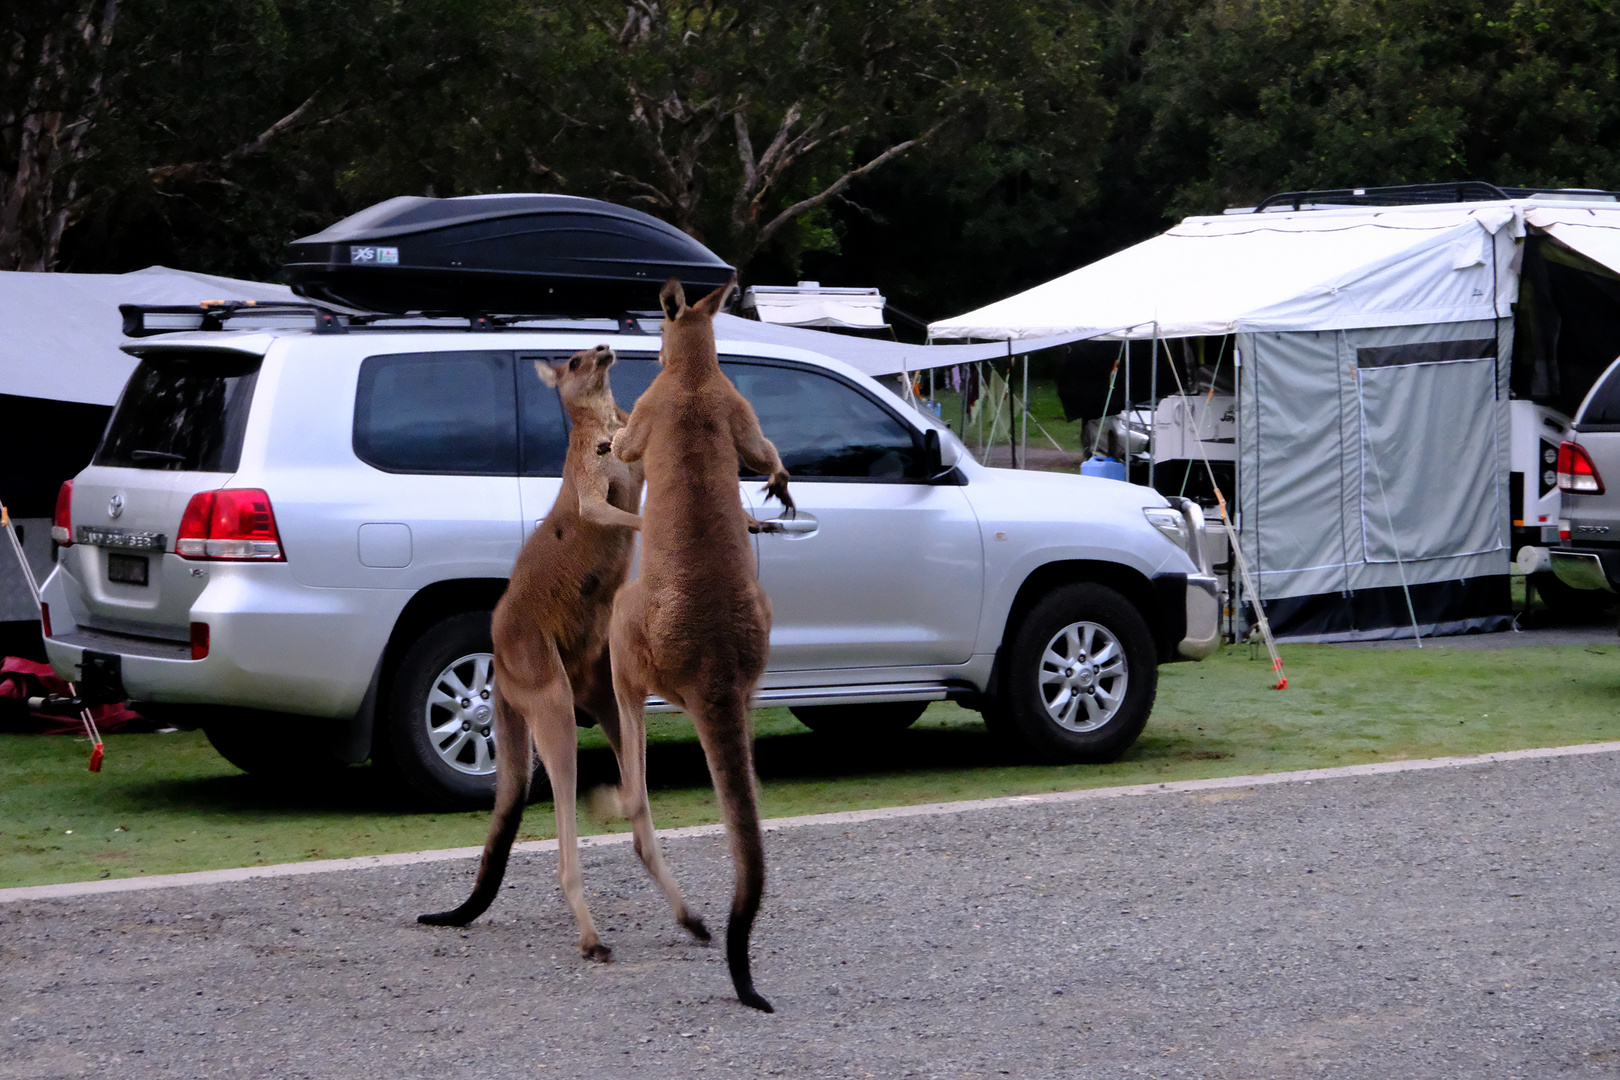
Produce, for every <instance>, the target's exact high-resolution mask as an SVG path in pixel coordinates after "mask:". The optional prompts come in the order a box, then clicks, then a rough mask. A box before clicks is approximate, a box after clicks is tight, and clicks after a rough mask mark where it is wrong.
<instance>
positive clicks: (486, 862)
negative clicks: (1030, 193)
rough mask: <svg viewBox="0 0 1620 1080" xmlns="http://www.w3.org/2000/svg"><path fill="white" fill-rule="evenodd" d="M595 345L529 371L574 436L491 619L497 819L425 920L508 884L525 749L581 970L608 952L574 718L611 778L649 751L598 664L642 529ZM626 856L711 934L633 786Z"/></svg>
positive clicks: (633, 471)
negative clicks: (588, 876)
mask: <svg viewBox="0 0 1620 1080" xmlns="http://www.w3.org/2000/svg"><path fill="white" fill-rule="evenodd" d="M613 359H614V357H613V350H611V349H609V348H608V347H607V346H606V345H598V346H597V347H596V348H594V349H588V350H586V351H584V352H581V353H577V354H575V355H574V356H573V357H572V358H570V359H569V360H568V361H567V363H566V364H564V365H561V366H553V365H551V364H548V363H546V362H544V361H537V362H536V363H535V365H534V369H535V372H536V373H537V374H538V375H539V376H540V378H541V380H542V381H543V382H545V383H546V384H547V385H550V386H554V387H556V388H557V390H558V393H559V394H560V396H561V397H562V402H563V405H564V407H566V408H567V410H568V416H569V419H570V420H571V421H572V422H573V431H572V433H571V434H570V435H569V437H568V456H567V457H566V458H565V459H564V462H563V475H562V490H561V491H559V492H558V494H557V502H556V504H555V505H553V506H552V508H551V512H550V513H548V514H547V515H546V518H545V520H544V521H542V522H541V523H540V524H539V526H538V527H536V529H535V531H534V535H532V536H530V537H529V541H528V543H526V544H525V545H524V546H523V550H522V552H521V553H519V555H518V560H517V564H516V565H515V566H513V568H512V578H511V581H510V582H509V583H508V584H507V586H506V592H505V594H504V595H503V596H502V597H501V601H500V603H499V604H497V605H496V607H495V616H494V620H493V623H492V625H491V631H492V636H493V637H494V642H495V732H496V735H495V745H496V747H497V748H498V756H497V758H496V772H495V816H494V820H493V821H492V822H491V823H490V827H489V839H488V840H487V841H485V843H484V856H483V860H482V862H480V864H479V866H478V878H477V880H476V881H475V882H474V884H473V892H472V896H471V897H469V898H468V899H467V902H466V903H464V904H462V905H461V906H460V907H458V908H456V909H455V910H453V911H444V912H439V913H438V914H434V915H422V916H419V917H418V921H419V922H424V923H428V924H430V925H433V926H466V925H467V924H468V923H470V922H472V921H473V920H474V919H476V918H478V916H480V915H482V914H483V913H484V912H485V911H487V910H488V909H489V905H490V902H491V901H492V900H494V899H495V894H496V893H497V892H498V891H499V890H500V887H501V878H502V877H504V876H505V873H506V861H507V857H508V856H509V855H510V854H511V851H512V841H513V839H514V838H515V837H516V836H517V831H518V825H519V824H521V823H522V821H523V807H524V803H525V802H527V800H528V794H529V782H530V779H531V772H532V768H533V765H532V761H531V759H530V756H529V753H528V747H529V744H530V739H531V738H532V739H533V743H534V746H535V748H536V749H537V750H538V751H539V754H540V760H541V762H542V763H543V764H544V765H545V768H546V775H547V776H549V777H550V778H551V791H552V797H553V798H554V800H555V802H556V808H557V864H558V865H557V869H558V874H559V875H560V876H561V878H562V887H563V894H564V895H565V896H566V897H567V898H568V905H569V907H571V908H572V909H573V911H574V918H575V919H576V920H578V922H579V948H580V952H581V953H583V954H584V955H585V956H586V957H587V958H589V959H591V960H607V959H608V958H609V957H610V955H611V952H610V950H609V949H608V947H607V946H606V945H603V944H602V941H601V938H599V937H598V936H597V933H596V924H595V923H594V922H593V921H592V920H591V913H590V911H589V910H588V909H587V908H586V906H585V892H584V889H583V888H582V887H581V884H580V873H579V832H578V824H577V822H576V820H575V785H576V780H577V774H578V757H577V755H578V736H577V733H576V730H575V720H574V709H575V708H576V707H578V708H579V709H580V710H582V711H584V712H585V713H588V714H589V715H590V716H591V717H592V718H593V719H595V720H596V721H597V722H598V723H600V724H601V725H602V731H603V733H604V734H606V735H607V738H608V742H609V743H610V744H611V745H612V747H613V752H614V754H615V755H616V756H617V757H618V759H619V769H620V772H621V774H622V775H623V776H624V777H626V778H628V777H630V776H632V775H645V771H646V758H647V745H646V743H647V740H646V734H645V728H644V726H643V725H642V723H641V710H640V708H639V706H638V708H637V710H636V724H635V725H634V734H632V735H631V736H630V737H629V738H628V739H627V738H626V737H625V731H624V730H622V729H621V725H620V723H619V712H618V708H617V706H616V702H615V700H614V695H613V676H612V669H611V667H610V665H609V663H608V621H609V614H610V610H611V608H610V605H611V602H612V598H613V594H614V593H615V592H617V591H618V589H619V586H620V585H622V584H623V583H624V580H625V578H626V577H627V576H628V574H629V570H630V556H631V551H632V548H633V545H634V543H635V533H636V530H638V529H640V528H641V524H642V521H641V518H640V517H638V516H637V515H636V510H637V506H638V504H639V502H640V501H641V479H642V478H641V469H640V467H639V466H635V465H627V464H625V463H624V462H623V461H620V460H619V459H618V458H616V457H614V456H613V455H612V454H611V453H609V449H610V447H611V441H610V440H611V439H612V438H613V435H614V433H615V432H617V431H618V430H619V429H620V428H621V427H623V426H624V422H625V420H626V419H628V415H629V414H627V413H626V412H625V411H624V410H623V409H621V408H619V407H618V406H617V405H616V404H614V401H613V391H612V390H611V389H610V388H609V386H608V377H607V371H608V367H609V366H610V365H611V364H612V363H613ZM639 791H640V795H641V798H642V800H643V807H642V814H641V818H642V819H643V820H644V821H645V823H646V824H645V835H644V834H643V831H642V830H641V829H639V828H638V830H637V832H636V838H635V839H636V853H637V854H638V855H640V856H641V860H642V862H643V863H644V864H645V865H646V867H647V870H648V872H649V873H651V874H652V876H653V878H654V879H655V880H657V882H658V883H659V885H661V886H662V887H663V889H664V892H665V894H666V895H667V896H668V897H669V902H670V905H671V906H672V907H673V908H674V909H675V918H676V919H677V920H679V921H680V923H681V925H682V926H684V927H686V928H687V929H688V930H689V931H691V932H692V934H693V935H694V936H696V937H697V938H699V939H700V940H702V941H707V940H709V932H708V930H707V929H705V928H704V926H703V923H702V921H701V920H700V919H698V918H697V917H696V916H694V915H692V914H691V913H690V912H689V911H688V910H687V907H686V901H685V900H684V899H682V897H681V891H680V889H679V887H678V886H676V884H675V880H674V878H673V877H671V876H670V873H669V871H668V870H667V869H666V868H665V867H664V864H663V861H662V859H660V857H659V853H658V848H657V846H656V844H655V843H653V842H652V825H651V816H650V814H649V813H648V812H647V811H646V806H645V800H646V797H647V795H646V785H645V783H642V785H641V787H640V789H639Z"/></svg>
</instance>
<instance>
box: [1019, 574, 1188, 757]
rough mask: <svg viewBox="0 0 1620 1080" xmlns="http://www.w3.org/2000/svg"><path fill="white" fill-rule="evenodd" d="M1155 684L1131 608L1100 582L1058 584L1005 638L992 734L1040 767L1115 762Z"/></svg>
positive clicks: (1145, 633) (1137, 727)
mask: <svg viewBox="0 0 1620 1080" xmlns="http://www.w3.org/2000/svg"><path fill="white" fill-rule="evenodd" d="M1099 658H1101V659H1100V660H1099ZM1158 685H1159V668H1158V650H1157V649H1156V648H1155V647H1154V644H1153V635H1152V634H1151V633H1150V632H1149V630H1148V625H1147V622H1146V620H1144V619H1143V618H1142V614H1141V612H1139V611H1137V609H1136V607H1135V605H1133V604H1132V603H1131V602H1130V601H1129V600H1127V599H1125V597H1124V596H1122V595H1120V594H1119V593H1118V592H1116V591H1114V590H1113V589H1110V588H1108V587H1107V586H1105V585H1098V584H1095V583H1092V582H1078V583H1075V584H1070V585H1064V586H1060V587H1059V588H1056V589H1054V590H1052V591H1051V592H1050V593H1048V594H1047V595H1046V596H1045V597H1043V598H1042V599H1041V600H1040V601H1038V602H1037V603H1036V604H1035V606H1034V607H1033V608H1031V609H1030V610H1029V612H1028V613H1027V614H1026V615H1025V616H1024V618H1023V620H1022V621H1021V622H1020V623H1019V625H1018V628H1017V630H1016V631H1014V633H1013V635H1012V639H1011V641H1010V642H1009V646H1008V649H1007V655H1006V658H1005V661H1004V667H1003V670H1002V672H1001V680H1000V697H1001V701H1000V702H999V703H998V706H999V707H998V708H996V709H995V710H993V716H994V719H995V721H996V723H994V724H992V725H991V731H992V732H997V731H998V730H999V731H1000V732H1003V733H1005V734H1007V735H1011V736H1012V737H1014V738H1015V739H1016V740H1017V741H1019V742H1021V743H1023V744H1024V745H1025V746H1026V747H1027V748H1028V749H1030V750H1032V751H1034V752H1035V753H1036V754H1037V755H1038V756H1040V757H1041V758H1043V759H1045V760H1047V761H1052V762H1064V763H1070V762H1082V763H1090V764H1099V763H1103V762H1109V761H1114V760H1117V759H1118V758H1119V757H1120V755H1122V754H1124V753H1125V751H1127V750H1129V749H1130V748H1131V746H1132V745H1133V744H1134V743H1135V742H1136V740H1137V737H1138V736H1140V735H1141V734H1142V728H1143V726H1144V725H1145V724H1146V723H1147V718H1148V714H1149V713H1150V712H1152V711H1153V699H1154V697H1155V695H1156V694H1157V693H1158ZM989 715H991V714H987V716H989Z"/></svg>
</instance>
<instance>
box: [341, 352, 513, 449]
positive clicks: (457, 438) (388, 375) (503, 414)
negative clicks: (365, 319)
mask: <svg viewBox="0 0 1620 1080" xmlns="http://www.w3.org/2000/svg"><path fill="white" fill-rule="evenodd" d="M354 452H355V455H356V456H357V457H359V458H360V460H361V461H364V462H365V463H366V464H368V465H372V466H375V467H376V468H378V469H382V470H383V471H384V472H401V473H439V474H451V475H462V476H515V475H516V474H517V463H518V438H517V402H516V400H515V392H514V384H513V378H512V354H511V353H506V352H439V353H398V354H395V355H391V356H368V357H366V359H365V360H363V361H361V364H360V384H359V387H358V390H357V391H356V393H355V401H354Z"/></svg>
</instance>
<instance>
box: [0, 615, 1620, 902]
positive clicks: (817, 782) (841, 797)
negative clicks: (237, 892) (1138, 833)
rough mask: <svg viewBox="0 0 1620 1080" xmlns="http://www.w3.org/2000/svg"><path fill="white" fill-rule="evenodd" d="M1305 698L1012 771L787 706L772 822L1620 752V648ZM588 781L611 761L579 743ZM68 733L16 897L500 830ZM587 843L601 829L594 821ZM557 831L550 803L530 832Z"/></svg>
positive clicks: (1226, 705) (35, 782) (10, 766)
mask: <svg viewBox="0 0 1620 1080" xmlns="http://www.w3.org/2000/svg"><path fill="white" fill-rule="evenodd" d="M1284 660H1285V663H1286V665H1287V671H1288V679H1289V683H1288V689H1287V690H1284V691H1280V692H1279V691H1274V690H1271V689H1269V688H1268V687H1269V682H1270V680H1269V674H1270V672H1269V667H1270V665H1269V663H1267V662H1265V661H1263V660H1262V661H1255V660H1251V659H1249V654H1248V649H1247V647H1244V646H1240V647H1238V648H1236V649H1228V650H1225V651H1223V652H1222V653H1220V654H1219V655H1217V656H1215V657H1213V658H1211V659H1210V660H1207V661H1205V662H1204V663H1202V664H1176V665H1172V666H1170V667H1166V668H1164V669H1162V672H1161V677H1160V684H1159V699H1158V704H1157V707H1156V708H1155V710H1154V714H1153V718H1152V719H1151V720H1150V721H1149V723H1148V727H1147V730H1146V732H1145V733H1144V734H1143V736H1142V739H1141V741H1140V742H1138V743H1137V745H1136V746H1135V747H1134V748H1133V749H1132V750H1131V752H1130V753H1129V754H1128V755H1126V757H1125V758H1124V760H1122V761H1119V762H1116V763H1114V764H1112V765H1102V766H1048V765H1031V764H1026V763H1023V762H1019V761H1016V760H1013V759H1010V758H1009V757H1008V756H1006V755H1005V754H1003V753H1002V752H1000V751H999V749H998V748H997V747H996V746H994V745H993V744H992V743H991V742H990V740H989V739H988V737H987V736H986V735H985V732H984V727H983V725H982V724H981V723H979V721H978V715H977V714H976V713H971V712H967V711H964V710H962V709H960V708H957V707H956V706H954V705H947V704H941V705H935V706H933V707H932V708H930V709H929V711H928V712H927V713H926V714H925V715H924V717H923V718H922V720H920V721H919V722H918V723H917V725H916V727H915V728H913V729H912V730H911V731H909V732H907V733H906V735H905V736H904V737H903V738H902V739H901V740H900V741H899V742H898V743H897V744H895V746H894V747H893V748H891V749H889V750H887V751H885V752H883V753H881V754H878V753H876V752H874V751H873V750H872V748H870V747H866V746H860V745H851V744H830V745H829V744H828V742H827V741H826V740H823V739H820V738H818V737H816V736H814V735H811V734H810V733H809V732H808V731H806V730H805V729H804V728H803V727H802V726H800V725H799V723H798V722H797V721H795V720H794V719H793V718H792V716H790V715H789V714H788V713H787V712H786V710H781V709H769V710H764V711H761V712H760V713H759V714H757V718H756V722H757V727H758V736H759V738H758V757H759V771H760V776H761V780H762V784H763V810H764V813H765V814H766V815H767V816H770V817H778V816H785V815H792V814H808V813H819V812H825V811H833V810H849V809H859V808H865V807H876V806H892V805H899V804H905V803H924V802H936V801H944V800H953V799H971V798H982V797H986V796H994V795H1011V794H1019V793H1027V792H1039V791H1058V790H1068V789H1074V788H1086V787H1102V786H1109V785H1116V784H1134V783H1143V782H1148V781H1167V780H1184V779H1193V778H1197V777H1208V776H1233V775H1242V774H1247V773H1261V772H1275V771H1284V770H1290V769H1302V768H1312V767H1322V766H1333V765H1348V764H1353V763H1357V762H1368V761H1390V760H1396V759H1401V758H1422V757H1433V756H1439V755H1450V754H1476V753H1483V752H1486V751H1491V750H1510V749H1521V748H1527V747H1539V746H1556V745H1569V744H1575V743H1585V742H1601V741H1607V740H1615V739H1620V709H1617V708H1616V704H1617V703H1620V644H1617V645H1613V646H1610V645H1604V646H1560V647H1539V648H1517V649H1505V650H1489V651H1484V650H1481V651H1475V650H1466V651H1465V650H1448V649H1444V648H1433V647H1431V648H1427V649H1424V650H1421V651H1419V650H1416V649H1409V650H1398V651H1384V650H1361V649H1336V648H1333V647H1330V646H1289V647H1285V650H1284ZM650 719H651V720H652V723H653V731H652V746H651V748H650V751H649V754H650V765H649V769H650V773H651V778H652V782H653V784H654V785H656V786H655V788H654V790H653V793H652V798H653V814H654V820H655V821H656V822H657V824H658V825H659V826H661V827H671V826H677V825H693V824H700V823H704V822H710V821H714V820H716V815H715V805H714V796H713V793H712V791H711V790H710V788H709V783H708V776H707V773H706V772H705V769H704V765H703V758H702V754H701V752H700V750H699V749H698V746H697V742H696V737H695V736H694V735H693V733H692V729H691V726H690V724H689V723H688V722H687V721H686V720H685V718H684V717H679V716H671V717H653V718H650ZM582 735H583V740H582V773H583V783H584V784H585V785H589V784H592V783H601V782H607V781H610V780H611V779H612V778H613V776H614V766H613V763H612V756H611V754H609V753H608V751H607V750H606V748H605V743H604V742H603V740H602V737H601V735H600V733H599V732H597V731H594V730H592V731H587V732H583V733H582ZM87 750H88V748H87V746H86V744H85V743H84V741H83V740H82V739H76V738H72V737H68V736H22V735H12V736H0V887H3V886H18V885H38V884H45V883H50V882H61V881H82V880H88V879H92V878H102V877H128V876H133V875H140V874H164V873H174V872H179V871H186V870H201V869H210V868H220V867H233V866H246V865H254V864H262V863H277V862H289V861H295V860H300V859H319V858H338V857H343V856H352V855H367V854H378V853H382V852H391V851H412V850H418V849H424V848H440V847H457V846H464V845H477V844H481V843H482V842H483V839H484V832H485V829H486V828H487V825H488V815H487V813H484V812H476V813H454V814H444V813H420V812H413V811H412V810H410V809H409V808H405V807H401V806H399V805H397V804H395V803H394V802H392V801H391V800H390V799H389V798H388V797H387V796H386V794H384V793H383V792H381V791H379V790H378V788H377V786H376V785H375V783H374V781H373V779H372V776H371V770H370V769H368V768H364V767H361V768H355V769H351V770H349V771H348V772H347V773H346V774H344V776H345V779H344V782H343V783H341V784H329V785H325V786H324V787H323V788H322V789H321V790H319V791H288V790H286V789H285V788H281V787H276V786H273V785H268V784H265V783H263V782H260V781H258V780H256V779H254V778H252V777H249V776H245V775H243V774H241V773H239V772H237V771H236V770H235V769H234V768H233V767H231V766H230V765H228V764H227V763H226V762H225V761H224V760H223V759H221V758H220V757H219V756H218V755H217V754H215V753H214V752H213V750H212V748H210V747H209V745H208V743H207V741H206V740H205V739H204V738H203V737H202V735H201V734H200V733H196V732H182V733H176V734H167V735H162V734H158V735H123V736H112V737H110V738H109V739H108V740H107V762H106V765H105V767H104V769H103V771H102V772H101V773H99V774H92V773H89V772H87V771H86V770H85V761H86V758H87ZM585 831H587V832H590V831H601V830H600V828H599V827H592V826H590V825H589V824H587V826H586V828H585ZM551 835H553V821H552V811H551V805H550V804H549V803H536V804H535V805H533V806H531V807H530V808H529V812H528V815H527V818H526V821H525V828H524V830H523V834H522V838H523V839H539V838H544V837H549V836H551Z"/></svg>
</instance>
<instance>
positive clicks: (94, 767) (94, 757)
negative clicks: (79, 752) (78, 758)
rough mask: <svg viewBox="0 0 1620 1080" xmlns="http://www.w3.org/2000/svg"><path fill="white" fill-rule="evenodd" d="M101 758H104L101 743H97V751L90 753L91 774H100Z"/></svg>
mask: <svg viewBox="0 0 1620 1080" xmlns="http://www.w3.org/2000/svg"><path fill="white" fill-rule="evenodd" d="M101 757H102V754H101V743H100V742H97V743H96V747H95V749H94V750H91V751H90V771H91V772H100V771H101Z"/></svg>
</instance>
